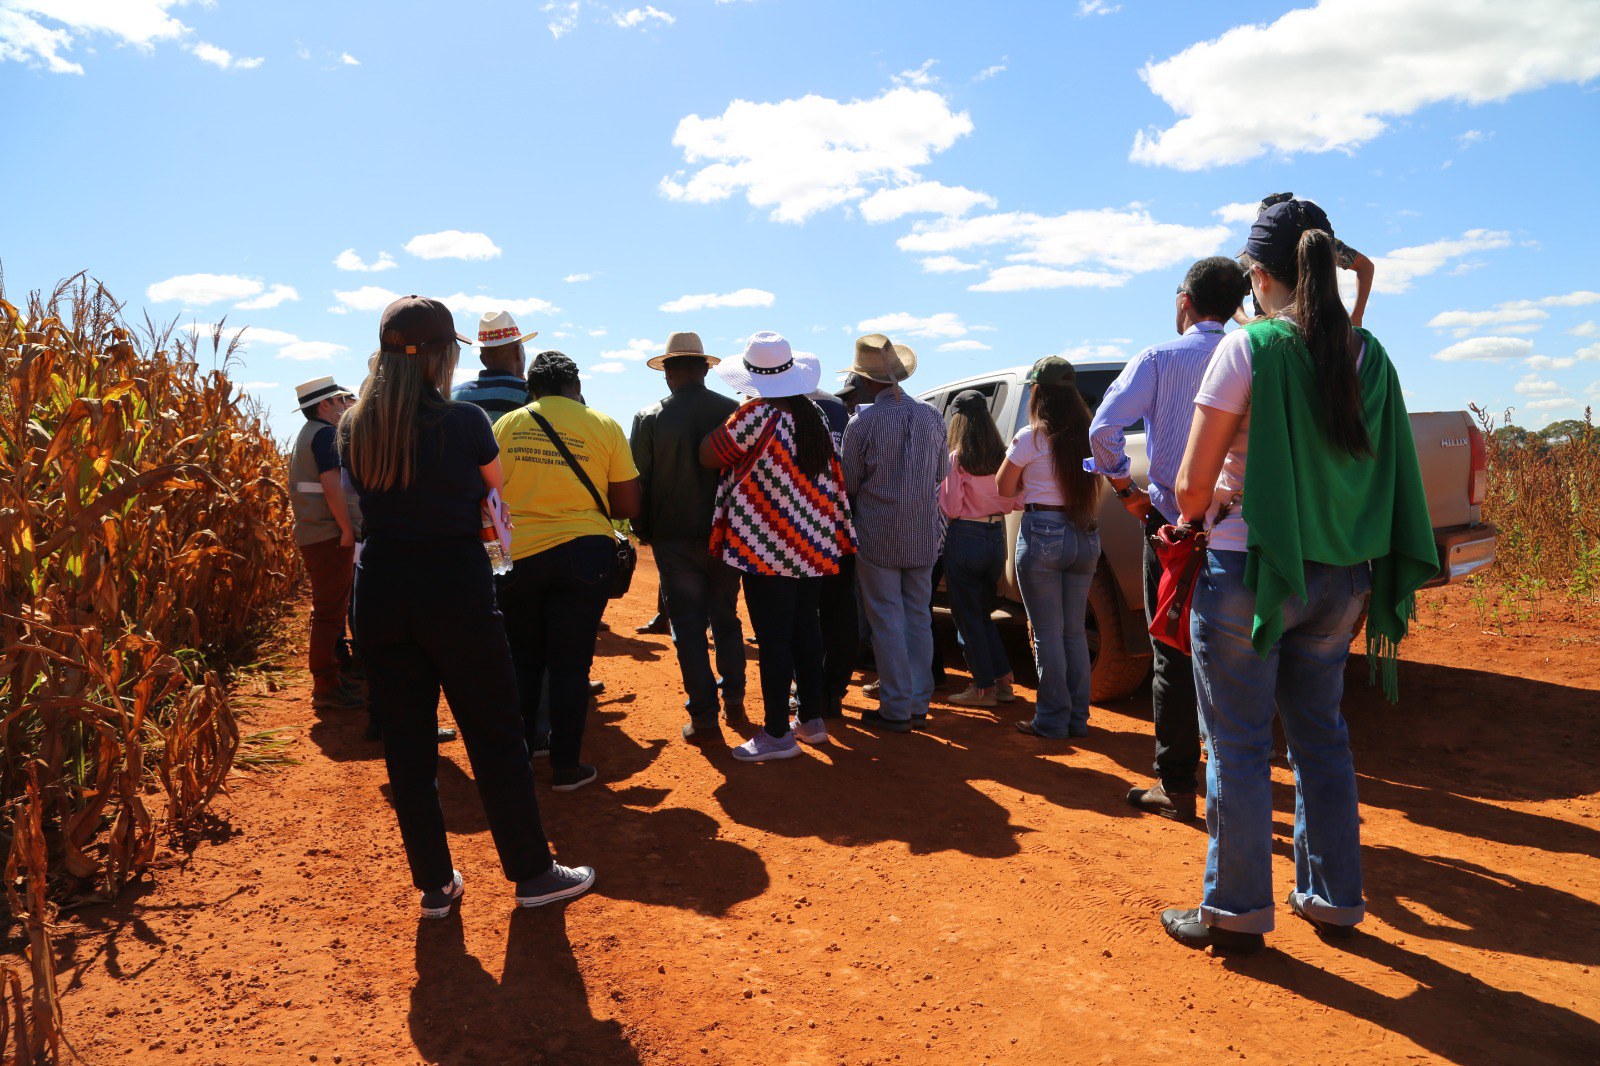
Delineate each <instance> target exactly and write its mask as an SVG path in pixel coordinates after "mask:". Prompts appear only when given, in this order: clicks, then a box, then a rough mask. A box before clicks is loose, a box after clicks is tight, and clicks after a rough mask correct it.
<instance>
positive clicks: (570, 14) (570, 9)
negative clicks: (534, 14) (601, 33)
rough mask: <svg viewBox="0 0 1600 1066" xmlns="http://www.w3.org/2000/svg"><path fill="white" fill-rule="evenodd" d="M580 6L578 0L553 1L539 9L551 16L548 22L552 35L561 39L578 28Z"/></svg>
mask: <svg viewBox="0 0 1600 1066" xmlns="http://www.w3.org/2000/svg"><path fill="white" fill-rule="evenodd" d="M578 7H579V4H578V0H571V2H570V3H555V2H551V3H548V4H545V5H544V6H543V7H541V8H540V9H539V10H540V11H543V12H544V13H545V14H547V15H549V16H550V21H549V22H548V23H547V24H546V25H548V26H549V28H550V36H552V37H554V38H555V39H556V40H558V41H559V40H561V38H563V37H565V36H566V35H567V34H569V33H571V32H572V31H573V30H575V29H577V28H578Z"/></svg>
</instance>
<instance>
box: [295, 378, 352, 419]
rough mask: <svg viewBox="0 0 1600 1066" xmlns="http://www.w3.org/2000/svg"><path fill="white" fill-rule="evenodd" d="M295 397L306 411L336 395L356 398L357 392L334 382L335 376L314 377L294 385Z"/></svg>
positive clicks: (301, 408)
mask: <svg viewBox="0 0 1600 1066" xmlns="http://www.w3.org/2000/svg"><path fill="white" fill-rule="evenodd" d="M294 395H295V399H296V400H297V401H299V404H300V410H302V411H306V410H310V409H311V408H313V407H315V406H317V404H319V403H321V402H322V401H323V400H327V399H331V398H333V397H335V396H348V397H350V398H351V399H352V400H353V399H355V393H353V392H351V391H350V390H349V389H347V388H345V387H344V386H342V385H336V384H334V381H333V378H331V377H323V378H312V379H311V380H310V381H307V382H304V383H303V384H300V385H296V386H295V387H294Z"/></svg>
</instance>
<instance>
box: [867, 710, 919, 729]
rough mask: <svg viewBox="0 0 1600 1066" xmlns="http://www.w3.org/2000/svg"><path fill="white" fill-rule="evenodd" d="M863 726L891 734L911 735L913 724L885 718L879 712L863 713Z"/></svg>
mask: <svg viewBox="0 0 1600 1066" xmlns="http://www.w3.org/2000/svg"><path fill="white" fill-rule="evenodd" d="M861 724H862V725H864V726H870V727H871V728H873V729H882V730H885V731H887V732H890V733H909V732H911V723H910V722H902V721H900V720H899V719H898V718H885V717H884V716H883V715H882V714H880V713H879V712H877V711H862V712H861Z"/></svg>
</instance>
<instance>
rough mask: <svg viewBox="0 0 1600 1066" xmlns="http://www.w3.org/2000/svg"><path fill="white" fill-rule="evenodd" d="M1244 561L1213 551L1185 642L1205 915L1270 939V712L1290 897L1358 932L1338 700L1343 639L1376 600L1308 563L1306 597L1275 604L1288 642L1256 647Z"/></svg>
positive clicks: (1355, 824)
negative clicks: (1282, 777) (1283, 795)
mask: <svg viewBox="0 0 1600 1066" xmlns="http://www.w3.org/2000/svg"><path fill="white" fill-rule="evenodd" d="M1244 564H1245V553H1244V552H1237V551H1214V552H1209V553H1207V556H1206V565H1205V568H1204V569H1203V570H1202V571H1201V574H1200V578H1199V580H1198V581H1197V582H1196V584H1195V591H1194V606H1193V612H1192V614H1191V616H1190V626H1191V629H1190V633H1191V636H1192V637H1193V641H1194V681H1195V690H1196V694H1197V695H1198V696H1199V701H1200V725H1201V729H1202V731H1203V732H1204V734H1205V738H1206V744H1207V746H1208V747H1209V748H1210V751H1211V758H1210V760H1209V761H1208V762H1207V763H1206V832H1207V833H1208V834H1209V836H1210V838H1211V839H1210V845H1209V847H1208V848H1207V849H1206V880H1205V894H1204V896H1203V897H1202V899H1201V903H1200V918H1201V920H1202V921H1204V922H1205V923H1206V924H1207V925H1215V926H1220V927H1221V928H1223V929H1233V930H1236V931H1238V932H1241V933H1266V932H1270V931H1271V930H1272V921H1273V912H1272V904H1273V900H1272V772H1271V766H1270V762H1269V760H1270V759H1271V758H1272V715H1273V710H1274V707H1276V710H1277V714H1278V717H1279V718H1281V719H1282V720H1283V735H1284V737H1285V738H1286V739H1287V740H1288V742H1289V762H1290V764H1291V766H1292V767H1293V769H1294V784H1295V804H1294V867H1295V890H1294V891H1295V897H1296V902H1297V903H1298V904H1299V905H1300V907H1301V908H1302V909H1303V910H1304V911H1305V912H1306V913H1307V914H1309V915H1311V916H1312V917H1313V918H1316V919H1318V920H1320V921H1325V922H1331V923H1333V924H1335V925H1355V924H1356V923H1357V922H1359V921H1361V919H1362V918H1363V917H1364V916H1365V914H1366V905H1365V903H1364V902H1363V901H1362V896H1361V819H1360V815H1359V813H1358V811H1357V800H1356V773H1355V765H1354V763H1353V762H1352V760H1351V758H1350V732H1349V730H1348V729H1347V728H1346V726H1345V722H1344V716H1343V715H1342V714H1340V713H1339V702H1340V700H1341V699H1342V698H1343V696H1344V667H1345V660H1346V659H1347V658H1349V655H1350V631H1351V628H1352V627H1353V626H1354V625H1355V623H1356V619H1357V618H1358V617H1360V614H1361V608H1362V605H1363V604H1364V603H1365V601H1366V599H1367V597H1368V596H1369V594H1370V590H1371V573H1370V570H1369V568H1368V567H1367V565H1366V564H1364V563H1363V564H1362V565H1360V566H1324V565H1323V564H1321V563H1307V564H1306V598H1305V599H1304V600H1301V599H1298V598H1293V597H1291V598H1290V599H1289V600H1287V601H1285V603H1284V605H1283V637H1282V638H1281V639H1280V640H1279V641H1278V643H1277V644H1276V645H1275V646H1274V647H1273V648H1272V650H1271V651H1269V652H1268V653H1267V655H1266V656H1265V658H1263V657H1262V656H1260V655H1257V654H1256V652H1255V649H1254V648H1253V647H1252V646H1251V644H1250V631H1251V629H1252V627H1253V626H1254V622H1255V594H1254V593H1253V592H1251V591H1250V590H1249V589H1248V588H1246V587H1245V583H1244Z"/></svg>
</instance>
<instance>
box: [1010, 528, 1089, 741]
mask: <svg viewBox="0 0 1600 1066" xmlns="http://www.w3.org/2000/svg"><path fill="white" fill-rule="evenodd" d="M1099 562H1100V534H1099V533H1097V532H1092V531H1086V530H1082V529H1079V528H1078V527H1077V526H1075V525H1073V524H1072V523H1071V522H1069V521H1068V520H1067V516H1066V515H1065V514H1064V513H1062V512H1060V511H1028V512H1026V513H1025V514H1023V516H1022V529H1021V532H1019V533H1018V534H1017V584H1018V586H1020V587H1021V589H1022V605H1023V606H1024V607H1026V608H1027V609H1028V622H1029V625H1030V628H1032V630H1033V663H1034V666H1035V668H1036V669H1037V670H1038V671H1039V698H1038V701H1037V703H1036V704H1035V706H1034V712H1033V727H1034V728H1035V729H1037V730H1038V731H1039V732H1040V733H1041V734H1042V735H1044V736H1047V737H1067V736H1084V735H1086V734H1087V733H1088V729H1089V639H1088V636H1087V635H1086V634H1085V633H1084V619H1085V618H1086V616H1087V614H1088V610H1089V585H1090V583H1091V582H1092V581H1093V580H1094V568H1095V566H1096V565H1098V564H1099Z"/></svg>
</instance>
